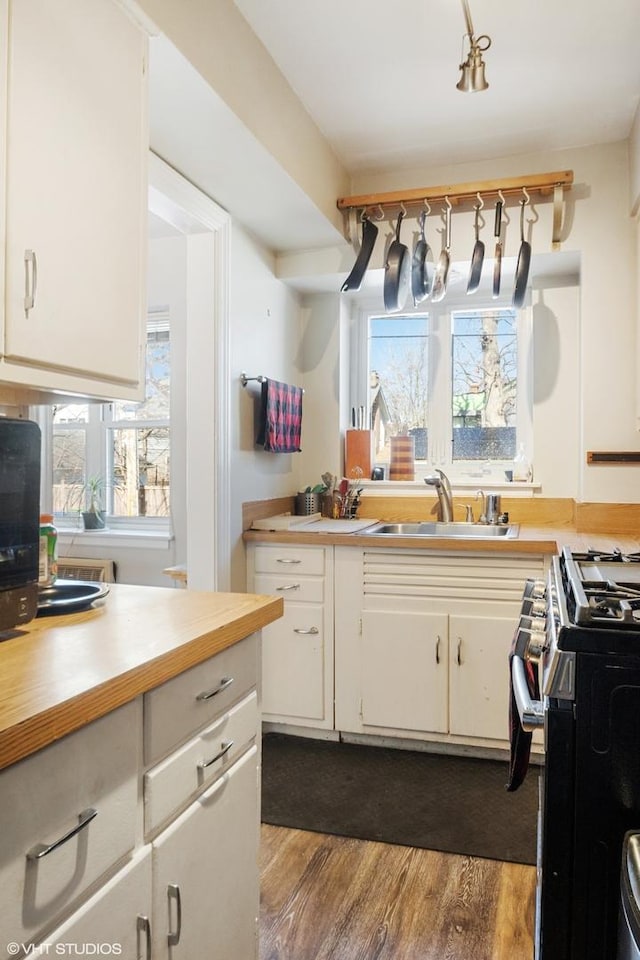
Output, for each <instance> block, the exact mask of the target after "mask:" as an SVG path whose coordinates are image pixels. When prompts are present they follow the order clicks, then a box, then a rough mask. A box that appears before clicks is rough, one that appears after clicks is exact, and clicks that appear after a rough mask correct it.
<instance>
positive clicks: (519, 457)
mask: <svg viewBox="0 0 640 960" xmlns="http://www.w3.org/2000/svg"><path fill="white" fill-rule="evenodd" d="M532 478H533V470H532V469H531V464H530V463H529V461H528V459H527V455H526V453H525V452H524V443H521V444H520V447H519V448H518V452H517V454H516V456H515V457H514V460H513V479H514V480H519V481H520V482H521V483H523V482H525V483H526V482H529V481H531V479H532Z"/></svg>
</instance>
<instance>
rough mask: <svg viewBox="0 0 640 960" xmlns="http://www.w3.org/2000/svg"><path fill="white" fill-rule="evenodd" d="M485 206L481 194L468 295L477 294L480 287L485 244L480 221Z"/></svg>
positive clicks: (476, 209) (475, 224)
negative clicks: (482, 238) (481, 234)
mask: <svg viewBox="0 0 640 960" xmlns="http://www.w3.org/2000/svg"><path fill="white" fill-rule="evenodd" d="M483 206H484V203H483V202H482V199H481V197H480V194H478V205H477V206H476V208H475V211H476V217H475V222H474V230H475V234H476V242H475V243H474V245H473V254H472V255H471V269H470V270H469V279H468V281H467V293H475V292H476V290H477V289H478V287H479V286H480V277H481V275H482V264H483V263H484V243H483V242H482V240H481V239H480V224H479V219H480V211H481V210H482V208H483Z"/></svg>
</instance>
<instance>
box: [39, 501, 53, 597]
mask: <svg viewBox="0 0 640 960" xmlns="http://www.w3.org/2000/svg"><path fill="white" fill-rule="evenodd" d="M57 575H58V531H57V530H56V528H55V526H54V523H53V516H52V514H50V513H42V514H40V556H39V563H38V586H40V587H50V586H51V584H52V583H55V579H56V577H57Z"/></svg>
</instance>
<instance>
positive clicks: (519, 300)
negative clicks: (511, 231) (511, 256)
mask: <svg viewBox="0 0 640 960" xmlns="http://www.w3.org/2000/svg"><path fill="white" fill-rule="evenodd" d="M527 199H528V198H525V197H523V198H522V200H521V201H520V250H519V251H518V262H517V264H516V282H515V286H514V288H513V300H512V303H513V306H514V307H521V306H522V304H523V303H524V298H525V296H526V293H527V281H528V279H529V267H530V265H531V244H530V243H527V241H526V240H525V238H524V208H525V206H526V204H527Z"/></svg>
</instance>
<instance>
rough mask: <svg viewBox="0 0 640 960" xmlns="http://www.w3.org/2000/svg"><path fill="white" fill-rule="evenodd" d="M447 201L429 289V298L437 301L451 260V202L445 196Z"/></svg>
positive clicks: (441, 292)
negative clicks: (431, 283)
mask: <svg viewBox="0 0 640 960" xmlns="http://www.w3.org/2000/svg"><path fill="white" fill-rule="evenodd" d="M445 200H446V202H447V210H446V221H445V228H444V233H443V234H442V250H441V251H440V256H439V257H438V263H437V264H436V273H435V276H434V278H433V287H432V290H431V299H432V300H433V301H434V303H438V302H439V301H440V300H442V299H443V298H444V295H445V293H446V292H447V280H448V278H449V263H450V260H451V257H450V251H451V203H450V201H449V197H445Z"/></svg>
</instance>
